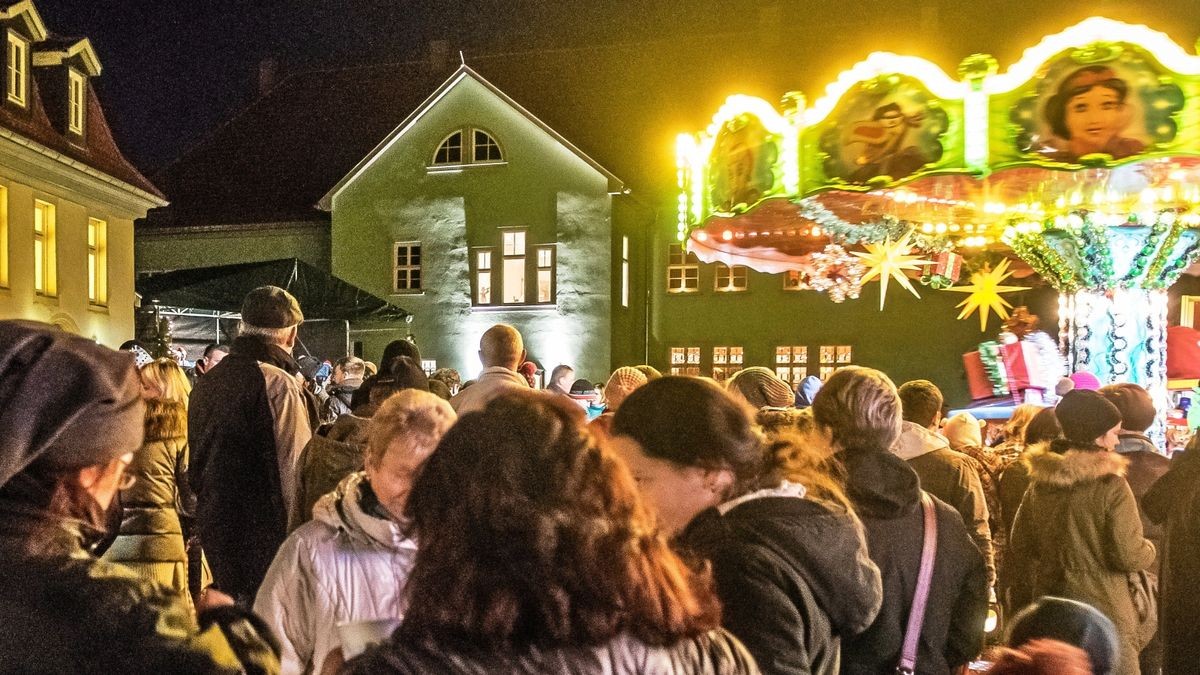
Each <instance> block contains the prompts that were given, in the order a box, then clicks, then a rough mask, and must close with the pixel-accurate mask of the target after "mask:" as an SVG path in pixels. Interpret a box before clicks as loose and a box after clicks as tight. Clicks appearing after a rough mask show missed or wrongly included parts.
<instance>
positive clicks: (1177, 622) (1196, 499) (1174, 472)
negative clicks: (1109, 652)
mask: <svg viewBox="0 0 1200 675" xmlns="http://www.w3.org/2000/svg"><path fill="white" fill-rule="evenodd" d="M1142 508H1143V509H1144V510H1145V514H1146V515H1147V516H1148V517H1149V518H1150V520H1152V521H1154V522H1155V523H1158V524H1160V525H1162V526H1163V530H1164V532H1163V550H1162V576H1161V577H1160V578H1159V587H1158V588H1159V598H1160V599H1159V634H1160V635H1161V636H1162V641H1163V652H1164V653H1163V673H1164V675H1182V674H1184V673H1188V674H1190V673H1194V672H1196V664H1198V663H1200V592H1197V591H1198V590H1200V452H1197V451H1195V450H1188V451H1186V452H1183V453H1180V454H1178V455H1176V456H1175V458H1174V459H1172V460H1171V469H1170V470H1169V471H1167V473H1166V475H1164V476H1163V477H1162V478H1160V479H1159V480H1158V482H1156V483H1155V484H1154V485H1153V486H1152V487H1151V488H1150V489H1149V490H1148V491H1147V492H1146V496H1145V497H1143V498H1142Z"/></svg>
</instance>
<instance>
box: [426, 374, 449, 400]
mask: <svg viewBox="0 0 1200 675" xmlns="http://www.w3.org/2000/svg"><path fill="white" fill-rule="evenodd" d="M429 393H431V394H433V395H434V396H437V397H438V398H440V399H442V400H443V401H447V402H449V401H450V399H451V398H453V397H452V396H451V394H450V387H447V386H446V384H445V383H444V382H442V381H441V380H435V379H433V378H429Z"/></svg>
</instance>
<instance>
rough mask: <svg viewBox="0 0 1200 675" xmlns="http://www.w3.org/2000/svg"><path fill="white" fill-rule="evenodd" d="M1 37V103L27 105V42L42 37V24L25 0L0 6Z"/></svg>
mask: <svg viewBox="0 0 1200 675" xmlns="http://www.w3.org/2000/svg"><path fill="white" fill-rule="evenodd" d="M0 26H3V27H4V30H3V32H2V33H0V36H2V37H3V38H4V77H3V79H4V90H5V96H4V104H5V105H9V106H15V107H17V108H20V109H22V110H28V109H29V99H30V96H31V91H30V78H29V75H30V64H31V59H30V53H31V52H32V49H31V45H33V44H34V43H36V42H39V41H41V40H45V39H46V35H47V33H46V24H45V23H43V22H42V17H41V15H40V14H38V11H37V9H36V8H35V7H34V6H33V3H32V2H30V1H29V0H22V1H21V2H15V3H8V4H5V5H3V6H0Z"/></svg>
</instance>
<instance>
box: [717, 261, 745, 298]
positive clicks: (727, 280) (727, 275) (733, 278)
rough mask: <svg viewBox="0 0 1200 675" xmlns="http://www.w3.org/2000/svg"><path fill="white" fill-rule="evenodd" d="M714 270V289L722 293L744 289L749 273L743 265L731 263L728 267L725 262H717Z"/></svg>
mask: <svg viewBox="0 0 1200 675" xmlns="http://www.w3.org/2000/svg"><path fill="white" fill-rule="evenodd" d="M716 271H717V273H716V282H715V283H714V288H715V289H716V290H718V291H721V292H723V293H732V292H737V291H744V290H746V288H747V286H748V281H749V279H748V277H749V274H748V269H747V268H746V266H745V265H733V266H732V267H730V266H729V265H726V264H725V263H717V266H716Z"/></svg>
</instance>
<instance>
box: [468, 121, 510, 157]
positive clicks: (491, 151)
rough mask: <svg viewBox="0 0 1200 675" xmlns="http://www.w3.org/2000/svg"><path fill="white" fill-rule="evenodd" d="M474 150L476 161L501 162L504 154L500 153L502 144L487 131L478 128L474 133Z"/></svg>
mask: <svg viewBox="0 0 1200 675" xmlns="http://www.w3.org/2000/svg"><path fill="white" fill-rule="evenodd" d="M474 141H475V144H474V152H473V155H474V157H475V161H476V162H500V161H503V160H504V155H502V154H501V153H500V144H499V143H497V142H496V139H494V138H492V135H491V134H489V133H488V132H486V131H482V130H480V129H476V130H475V133H474Z"/></svg>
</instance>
